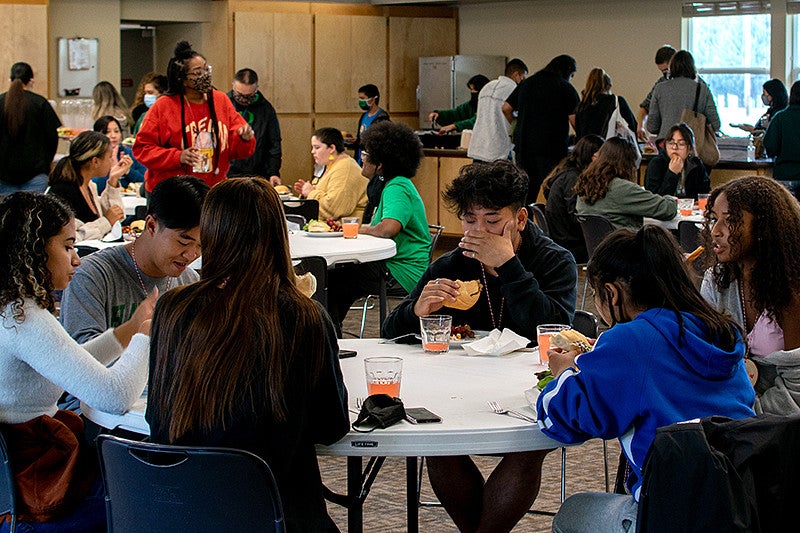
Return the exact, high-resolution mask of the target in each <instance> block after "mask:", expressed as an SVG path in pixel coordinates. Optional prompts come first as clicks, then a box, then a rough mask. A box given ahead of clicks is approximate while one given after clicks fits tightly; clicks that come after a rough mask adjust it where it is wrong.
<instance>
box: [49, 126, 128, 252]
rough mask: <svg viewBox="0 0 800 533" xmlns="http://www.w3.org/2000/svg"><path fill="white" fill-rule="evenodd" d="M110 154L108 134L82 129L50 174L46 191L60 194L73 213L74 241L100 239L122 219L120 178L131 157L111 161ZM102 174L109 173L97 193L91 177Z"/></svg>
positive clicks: (123, 211) (122, 207)
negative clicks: (99, 193)
mask: <svg viewBox="0 0 800 533" xmlns="http://www.w3.org/2000/svg"><path fill="white" fill-rule="evenodd" d="M112 157H113V156H112V152H111V141H109V140H108V137H106V136H105V135H103V134H102V133H98V132H96V131H83V132H81V133H79V134H78V136H77V137H75V138H74V139H73V140H72V142H71V143H70V145H69V154H68V155H67V156H65V157H62V158H61V159H60V160H59V161H58V163H57V164H56V166H55V168H54V169H53V171H52V172H51V173H50V179H49V184H50V189H49V190H48V194H54V195H56V196H58V197H60V198H61V199H62V200H64V201H65V202H67V205H69V206H70V208H71V209H72V210H73V212H74V213H75V230H76V234H77V242H81V241H85V240H87V239H101V238H103V237H104V236H105V235H106V234H107V233H108V232H109V231H111V228H112V226H113V225H114V224H115V223H116V222H121V221H122V219H124V218H125V210H124V206H123V204H122V195H121V193H120V188H119V177H120V176H122V175H123V174H125V173H126V172H127V170H128V167H129V166H130V164H131V160H130V158H128V157H127V156H122V158H121V159H120V160H119V161H118V162H116V163H114V162H113V161H112ZM101 176H108V182H107V186H106V188H105V189H104V190H103V194H101V195H100V196H98V194H97V185H95V184H94V182H93V181H92V178H99V177H101Z"/></svg>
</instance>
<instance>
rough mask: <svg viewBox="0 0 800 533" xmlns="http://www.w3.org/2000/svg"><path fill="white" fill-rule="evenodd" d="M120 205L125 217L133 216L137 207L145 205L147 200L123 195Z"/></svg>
mask: <svg viewBox="0 0 800 533" xmlns="http://www.w3.org/2000/svg"><path fill="white" fill-rule="evenodd" d="M122 205H123V207H124V210H125V216H131V215H135V214H136V208H137V207H139V206H140V205H147V198H142V197H141V196H134V195H131V194H123V195H122Z"/></svg>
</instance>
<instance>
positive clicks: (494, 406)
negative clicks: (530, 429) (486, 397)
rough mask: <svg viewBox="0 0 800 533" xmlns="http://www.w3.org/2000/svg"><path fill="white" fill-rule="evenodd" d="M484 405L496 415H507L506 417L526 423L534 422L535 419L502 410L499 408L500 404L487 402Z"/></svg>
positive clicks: (509, 410)
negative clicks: (487, 405)
mask: <svg viewBox="0 0 800 533" xmlns="http://www.w3.org/2000/svg"><path fill="white" fill-rule="evenodd" d="M486 403H487V404H489V408H490V409H491V410H492V411H493V412H495V413H497V414H498V415H508V416H511V417H514V418H518V419H520V420H525V421H527V422H536V419H535V418H533V417H531V416H528V415H526V414H523V413H520V412H519V411H514V410H513V409H504V408H503V407H500V404H499V403H497V402H491V401H489V402H486Z"/></svg>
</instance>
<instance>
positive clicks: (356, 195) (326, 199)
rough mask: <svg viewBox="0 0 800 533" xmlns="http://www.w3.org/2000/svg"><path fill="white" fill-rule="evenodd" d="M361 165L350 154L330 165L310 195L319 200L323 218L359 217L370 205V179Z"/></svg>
mask: <svg viewBox="0 0 800 533" xmlns="http://www.w3.org/2000/svg"><path fill="white" fill-rule="evenodd" d="M368 181H369V180H367V178H365V177H364V176H362V175H361V167H360V166H358V163H356V162H355V160H354V159H353V158H352V157H350V156H347V157H343V158H342V159H337V160H336V161H334V162H333V163H331V164H330V165H328V166H327V167H325V173H324V174H323V175H322V177H321V178H320V179H319V182H318V183H317V185H316V186H315V187H314V190H313V191H311V192H310V193H309V194H308V198H311V199H315V200H317V201H319V218H320V219H321V220H325V219H326V218H333V219H335V220H339V219H340V218H342V217H358V218H359V220H360V219H361V216H362V215H363V214H364V208H365V207H366V206H367V183H368Z"/></svg>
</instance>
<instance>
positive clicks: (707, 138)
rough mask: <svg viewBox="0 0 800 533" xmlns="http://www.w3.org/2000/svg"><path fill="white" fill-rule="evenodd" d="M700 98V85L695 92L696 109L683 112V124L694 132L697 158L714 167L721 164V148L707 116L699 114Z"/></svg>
mask: <svg viewBox="0 0 800 533" xmlns="http://www.w3.org/2000/svg"><path fill="white" fill-rule="evenodd" d="M699 98H700V84H699V83H698V84H697V89H696V90H695V92H694V107H692V109H684V110H683V111H681V122H685V123H686V124H688V125H689V127H690V128H692V132H694V144H695V150H697V157H699V158H700V160H701V161H702V162H703V163H705V164H706V165H707V166H710V167H713V166H714V165H716V164H717V163H719V148H717V137H716V135H714V130H713V129H711V126H709V125H708V122H707V121H706V116H705V115H704V114H703V113H698V112H697V100H698V99H699Z"/></svg>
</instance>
